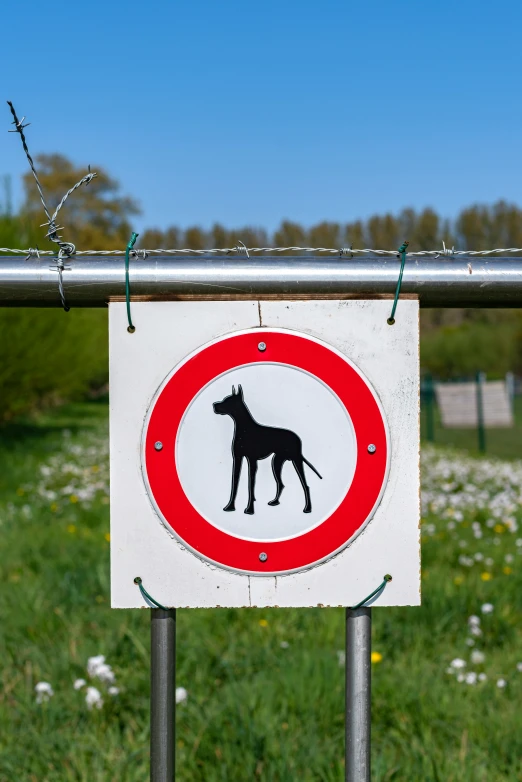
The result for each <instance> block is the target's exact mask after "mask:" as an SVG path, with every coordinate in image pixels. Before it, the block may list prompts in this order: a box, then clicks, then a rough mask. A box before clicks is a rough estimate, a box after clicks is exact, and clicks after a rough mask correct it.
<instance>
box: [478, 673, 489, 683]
mask: <svg viewBox="0 0 522 782" xmlns="http://www.w3.org/2000/svg"><path fill="white" fill-rule="evenodd" d="M487 679H488V677H487V676H486V674H485V673H479V675H478V680H479V682H485V681H487Z"/></svg>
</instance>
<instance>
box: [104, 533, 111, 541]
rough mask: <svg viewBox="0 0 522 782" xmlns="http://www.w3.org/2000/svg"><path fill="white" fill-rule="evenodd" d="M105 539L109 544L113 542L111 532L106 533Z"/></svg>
mask: <svg viewBox="0 0 522 782" xmlns="http://www.w3.org/2000/svg"><path fill="white" fill-rule="evenodd" d="M103 537H104V538H105V540H106V541H107V543H110V542H111V535H110V532H106V533H105V535H104V536H103Z"/></svg>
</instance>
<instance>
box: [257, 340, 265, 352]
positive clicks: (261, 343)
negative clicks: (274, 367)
mask: <svg viewBox="0 0 522 782" xmlns="http://www.w3.org/2000/svg"><path fill="white" fill-rule="evenodd" d="M257 349H258V350H260V351H261V353H263V352H264V351H265V350H266V342H260V343H259V345H258V346H257Z"/></svg>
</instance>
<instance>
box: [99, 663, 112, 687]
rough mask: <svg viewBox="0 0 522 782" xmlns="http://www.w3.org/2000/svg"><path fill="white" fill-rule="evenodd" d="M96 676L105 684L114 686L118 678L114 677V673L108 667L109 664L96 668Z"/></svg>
mask: <svg viewBox="0 0 522 782" xmlns="http://www.w3.org/2000/svg"><path fill="white" fill-rule="evenodd" d="M94 676H95V677H96V678H97V679H99V680H100V681H101V682H103V683H104V684H113V682H114V681H115V679H116V677H115V676H114V671H113V670H112V668H111V666H110V665H107V663H104V664H103V665H99V666H98V667H97V668H96V673H95V674H94Z"/></svg>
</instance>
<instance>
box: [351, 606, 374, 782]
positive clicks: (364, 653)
mask: <svg viewBox="0 0 522 782" xmlns="http://www.w3.org/2000/svg"><path fill="white" fill-rule="evenodd" d="M371 642H372V610H371V608H356V609H354V610H353V609H351V608H347V609H346V725H345V730H346V747H345V750H346V765H345V774H346V781H347V782H370V732H371Z"/></svg>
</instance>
